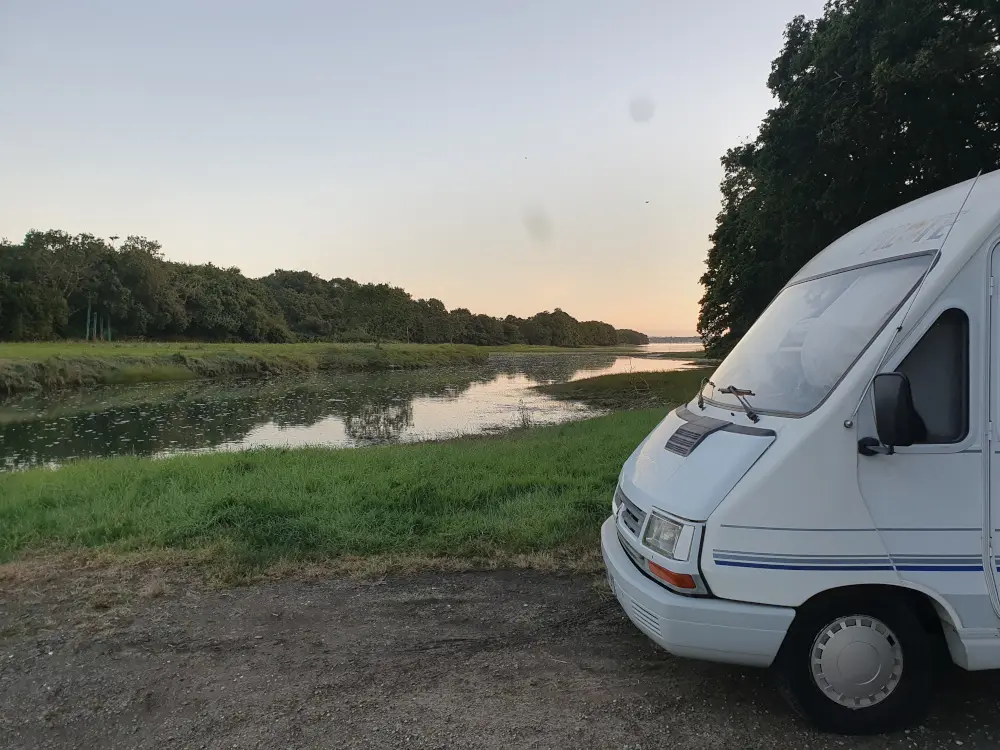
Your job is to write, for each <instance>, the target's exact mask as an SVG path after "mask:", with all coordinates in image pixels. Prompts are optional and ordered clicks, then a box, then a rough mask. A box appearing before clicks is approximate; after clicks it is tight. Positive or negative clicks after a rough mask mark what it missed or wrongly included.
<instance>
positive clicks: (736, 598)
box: [601, 172, 1000, 733]
mask: <svg viewBox="0 0 1000 750" xmlns="http://www.w3.org/2000/svg"><path fill="white" fill-rule="evenodd" d="M997 278H1000V172H993V173H991V174H988V175H984V176H982V177H980V178H979V179H978V180H976V181H973V180H970V181H968V182H965V183H962V184H960V185H956V186H954V187H952V188H949V189H946V190H942V191H940V192H938V193H935V194H933V195H930V196H927V197H925V198H922V199H920V200H917V201H914V202H913V203H910V204H908V205H905V206H903V207H901V208H898V209H896V210H894V211H891V212H889V213H887V214H884V215H882V216H880V217H878V218H876V219H874V220H872V221H870V222H868V223H866V224H864V225H862V226H860V227H858V228H857V229H855V230H854V231H852V232H851V233H849V234H847V235H846V236H844V237H842V238H841V239H839V240H837V241H836V242H834V243H833V244H832V245H830V246H829V247H827V248H826V249H825V250H823V251H822V252H821V253H819V255H817V256H816V257H815V258H813V259H812V260H811V261H809V263H807V264H806V266H805V267H804V268H803V269H802V270H801V271H799V272H798V274H796V275H795V277H794V278H793V279H792V280H791V281H789V282H788V284H787V285H786V286H785V287H784V289H783V290H782V291H781V292H780V293H779V294H778V295H777V297H775V299H774V300H773V301H772V302H771V304H770V306H769V307H768V308H767V310H766V311H765V312H764V314H763V315H761V317H760V319H759V320H758V321H757V322H756V323H755V324H754V326H753V327H752V328H751V329H750V331H749V332H748V333H747V334H746V336H745V337H744V338H743V339H742V341H740V343H739V344H738V345H737V346H736V348H735V349H734V350H733V351H732V353H731V354H730V355H729V356H728V357H727V358H726V359H725V361H724V362H723V363H722V364H721V365H720V366H719V367H718V369H717V370H715V372H714V373H713V374H712V375H711V377H710V378H708V379H706V381H705V382H704V386H703V388H702V389H701V391H700V392H699V393H698V394H697V396H696V397H695V398H694V399H692V401H691V402H690V403H688V404H686V405H684V406H682V407H680V408H678V409H676V410H674V411H672V412H671V413H670V414H668V415H667V417H666V418H665V419H664V420H663V421H662V422H661V423H660V424H659V425H658V426H657V427H656V428H655V429H654V430H653V431H652V432H651V433H650V434H649V436H648V437H646V439H645V440H644V441H643V442H642V444H641V445H639V447H638V448H636V450H635V452H634V453H633V454H632V455H631V456H630V457H629V459H628V460H627V461H626V462H625V465H624V467H623V468H622V472H621V476H620V477H619V482H618V487H617V490H616V492H615V496H614V500H613V502H612V513H613V515H612V516H611V518H609V519H608V520H607V521H606V522H605V523H604V526H603V528H602V534H601V546H602V551H603V554H604V561H605V564H606V566H607V570H608V578H609V582H610V584H611V586H612V588H613V589H614V592H615V595H616V596H617V598H618V600H619V602H620V603H621V606H622V607H623V608H624V610H625V612H626V613H627V614H628V616H629V618H630V619H631V620H632V622H633V623H635V625H636V626H637V627H638V628H639V629H640V630H642V631H643V632H644V633H645V634H646V635H647V636H649V637H650V638H652V639H653V640H654V641H655V642H656V643H658V644H660V645H661V646H662V647H663V648H665V649H666V650H667V651H669V652H671V653H673V654H676V655H678V656H686V657H693V658H698V659H709V660H713V661H720V662H730V663H733V664H745V665H753V666H760V667H773V668H774V669H775V670H776V672H777V674H778V676H779V678H780V683H781V685H782V688H783V692H784V693H785V694H786V696H787V697H788V698H789V700H790V702H791V703H792V705H793V706H794V707H795V708H796V709H797V710H798V711H799V712H800V713H801V714H803V715H804V716H805V717H806V718H808V719H809V720H811V721H812V722H813V723H814V724H816V725H817V726H819V727H820V728H822V729H825V730H829V731H835V732H842V733H874V732H880V731H885V730H889V729H893V728H898V727H900V726H903V725H905V724H907V723H909V722H912V721H913V720H914V719H916V718H917V717H918V716H919V715H920V714H921V713H922V712H923V711H924V710H925V709H926V708H927V706H928V704H929V702H930V698H931V691H932V684H933V681H932V678H933V672H934V667H935V664H936V663H938V662H937V660H936V659H935V654H939V655H949V654H950V657H951V659H952V660H953V661H954V662H955V663H956V664H958V665H959V666H961V667H963V668H965V669H968V670H980V669H992V668H996V667H1000V596H998V590H997V584H998V576H997V564H998V555H997V548H998V547H1000V289H998V288H997V284H996V283H995V279H997Z"/></svg>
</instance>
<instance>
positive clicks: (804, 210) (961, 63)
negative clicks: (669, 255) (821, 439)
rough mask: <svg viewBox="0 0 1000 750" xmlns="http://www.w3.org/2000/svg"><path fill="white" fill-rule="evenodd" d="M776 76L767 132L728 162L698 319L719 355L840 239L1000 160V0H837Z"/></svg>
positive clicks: (790, 44)
mask: <svg viewBox="0 0 1000 750" xmlns="http://www.w3.org/2000/svg"><path fill="white" fill-rule="evenodd" d="M767 85H768V88H770V90H771V92H772V93H773V94H774V96H775V97H776V98H777V104H776V106H775V107H774V108H773V109H772V110H771V111H770V112H769V113H768V114H767V116H766V117H765V119H764V121H763V123H762V124H761V127H760V132H759V134H758V136H757V137H756V138H755V139H754V140H753V141H751V142H749V143H745V144H743V145H741V146H738V147H736V148H733V149H730V150H729V151H728V152H727V153H726V155H725V156H724V157H723V159H722V164H723V167H724V168H725V178H724V180H723V183H722V194H723V207H722V211H721V213H720V214H719V217H718V221H717V225H716V229H715V232H714V234H713V235H712V236H711V238H710V239H711V243H712V244H711V248H710V250H709V255H708V260H707V266H708V268H707V270H706V272H705V274H704V276H703V277H702V279H701V281H702V284H703V285H704V287H705V293H704V296H703V297H702V299H701V313H700V316H699V321H698V332H699V333H700V334H701V336H702V338H703V340H704V342H705V345H706V348H707V349H708V351H709V353H710V354H712V355H720V354H724V353H725V352H727V351H728V350H729V349H731V348H732V347H733V346H734V345H735V344H736V342H737V341H739V339H740V337H741V336H743V334H744V333H746V331H747V330H748V329H749V327H750V326H751V325H752V324H753V322H754V321H755V320H756V319H757V317H758V316H759V315H760V313H761V312H762V311H763V309H764V308H765V307H766V306H767V304H768V303H769V302H770V301H771V299H772V298H773V297H774V295H775V294H776V293H777V292H778V291H779V290H780V288H781V287H782V286H783V285H784V284H785V283H786V282H787V281H788V279H789V278H791V276H792V275H793V274H794V273H795V272H796V271H797V270H798V269H799V268H800V267H801V266H802V265H803V264H804V263H805V262H806V261H807V260H809V259H810V258H811V257H813V256H814V255H815V254H816V253H818V252H819V251H820V250H822V249H823V248H824V247H825V246H826V245H828V244H829V243H831V242H832V241H833V240H835V239H836V238H837V237H839V236H841V235H842V234H844V233H845V232H847V231H849V230H851V229H852V228H854V227H855V226H857V225H859V224H861V223H863V222H865V221H867V220H868V219H871V218H874V217H875V216H878V215H879V214H881V213H884V212H885V211H888V210H890V209H892V208H895V207H896V206H899V205H901V204H903V203H906V202H908V201H910V200H913V199H915V198H918V197H920V196H922V195H926V194H927V193H930V192H933V191H935V190H938V189H940V188H943V187H946V186H948V185H951V184H954V183H956V182H960V181H962V180H965V179H968V178H971V177H974V176H975V175H976V173H977V172H978V171H979V170H980V169H981V170H983V171H984V172H987V171H990V170H993V169H996V168H997V167H998V166H1000V5H998V4H997V2H996V0H831V1H830V2H828V3H827V4H826V7H825V10H824V14H823V17H822V18H820V19H818V20H814V21H808V20H806V19H805V18H804V17H802V16H798V17H796V18H794V19H793V20H792V21H791V23H789V24H788V26H787V28H786V31H785V44H784V47H783V49H782V50H781V54H780V55H779V56H778V57H777V58H776V59H775V60H774V61H773V63H772V65H771V74H770V77H769V78H768V81H767ZM956 208H957V207H956Z"/></svg>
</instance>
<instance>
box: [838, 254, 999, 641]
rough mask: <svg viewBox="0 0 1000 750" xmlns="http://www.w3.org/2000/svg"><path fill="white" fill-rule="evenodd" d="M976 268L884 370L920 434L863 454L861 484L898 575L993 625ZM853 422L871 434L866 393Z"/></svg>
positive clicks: (964, 619) (963, 275)
mask: <svg viewBox="0 0 1000 750" xmlns="http://www.w3.org/2000/svg"><path fill="white" fill-rule="evenodd" d="M973 265H974V264H969V266H967V267H966V268H965V269H964V270H963V271H961V272H960V273H959V276H958V277H956V279H955V281H954V282H953V283H952V284H951V285H949V287H948V289H946V290H945V292H944V293H943V294H942V295H941V297H940V298H939V299H938V300H937V301H936V302H935V304H934V305H933V306H932V307H931V309H930V310H928V312H927V313H926V314H925V315H924V317H923V318H922V319H921V321H920V322H919V324H918V325H917V326H916V327H915V329H914V331H913V332H912V334H911V335H908V336H907V337H906V339H905V340H904V341H902V342H900V343H899V344H898V346H897V348H896V350H895V351H894V352H892V353H891V354H890V355H889V357H888V358H887V360H886V362H885V364H884V365H883V367H882V371H883V372H890V371H897V372H902V373H904V374H905V375H906V376H907V377H908V379H909V381H910V386H911V388H912V393H913V403H914V406H915V408H916V410H917V412H918V414H919V415H920V417H921V419H922V421H923V423H924V428H925V430H924V431H925V435H924V436H923V438H922V439H921V440H920V441H919V442H917V443H916V444H914V445H912V446H908V447H896V450H895V453H894V454H893V455H875V456H862V455H859V457H858V482H859V486H860V489H861V492H862V494H863V495H864V498H865V501H866V503H867V505H868V507H869V509H870V510H871V513H872V516H873V520H874V523H875V526H876V527H877V528H878V530H879V534H880V536H881V537H882V540H883V542H884V544H885V546H886V551H887V553H888V554H889V556H890V557H891V559H892V563H893V565H894V567H895V568H896V570H897V572H898V574H899V576H900V578H901V579H902V580H903V581H905V582H907V583H908V584H910V585H912V586H913V587H914V588H917V589H921V590H924V591H928V592H933V593H934V595H935V597H936V598H939V599H943V600H944V601H946V602H947V604H948V606H949V607H950V608H951V609H952V610H953V612H954V613H955V614H957V616H958V619H959V620H960V623H958V624H960V627H963V628H965V627H971V628H995V627H997V625H998V624H1000V622H998V620H997V617H996V615H995V613H994V610H993V606H992V602H991V596H992V594H993V592H992V591H991V590H990V588H989V587H992V586H993V579H992V576H987V575H985V574H984V573H986V572H987V571H984V566H983V508H984V503H985V502H986V500H987V498H986V492H985V488H984V481H983V480H984V463H983V462H984V456H983V446H984V442H985V440H984V439H983V438H984V437H985V427H986V424H987V419H986V409H985V408H983V405H984V404H985V403H986V398H985V391H986V389H985V383H984V377H983V375H982V374H983V373H984V372H985V371H986V370H985V364H986V361H985V360H986V356H985V349H986V347H985V340H986V334H987V330H986V329H987V326H985V325H984V322H985V320H986V315H985V314H984V313H985V310H984V307H985V294H984V289H983V283H982V279H983V270H982V267H981V266H980V267H979V268H974V267H973ZM977 405H978V407H977ZM857 424H858V436H859V437H863V436H874V435H876V434H877V433H876V429H875V420H874V416H873V408H872V403H871V393H870V392H869V394H868V397H867V398H866V401H865V403H864V404H863V405H862V408H861V410H860V411H859V413H858V419H857Z"/></svg>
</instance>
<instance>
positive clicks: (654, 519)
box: [642, 513, 687, 560]
mask: <svg viewBox="0 0 1000 750" xmlns="http://www.w3.org/2000/svg"><path fill="white" fill-rule="evenodd" d="M683 531H684V526H683V524H679V523H677V522H676V521H671V520H670V519H669V518H664V517H663V516H660V515H657V514H656V513H653V514H651V515H650V516H649V522H648V523H647V524H646V532H645V533H644V534H643V535H642V542H643V544H645V545H646V546H647V547H649V548H650V549H652V550H656V551H657V552H659V553H660V554H661V555H663V556H664V557H670V558H673V559H675V560H676V559H686V557H687V555H683V556H680V555H677V554H676V553H677V552H678V551H679V550H678V549H677V546H678V544H677V543H678V541H679V540H680V538H681V534H682V532H683Z"/></svg>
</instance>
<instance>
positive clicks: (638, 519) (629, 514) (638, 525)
mask: <svg viewBox="0 0 1000 750" xmlns="http://www.w3.org/2000/svg"><path fill="white" fill-rule="evenodd" d="M615 501H616V502H617V503H618V504H619V505H621V506H622V509H621V511H620V516H621V519H622V523H624V524H625V528H627V529H628V530H629V531H631V532H632V534H633V535H634V536H635V537H636V538H638V536H639V532H640V531H642V524H643V523H645V521H646V514H645V513H644V512H643V511H641V510H639V506H637V505H636V504H635V503H633V502H632V501H631V500H629V499H628V498H627V497H626V496H625V493H624V492H622V491H621V488H620V487H619V488H618V489H616V490H615Z"/></svg>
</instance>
